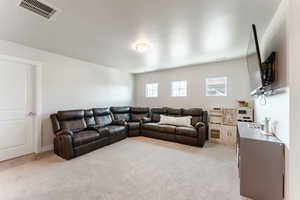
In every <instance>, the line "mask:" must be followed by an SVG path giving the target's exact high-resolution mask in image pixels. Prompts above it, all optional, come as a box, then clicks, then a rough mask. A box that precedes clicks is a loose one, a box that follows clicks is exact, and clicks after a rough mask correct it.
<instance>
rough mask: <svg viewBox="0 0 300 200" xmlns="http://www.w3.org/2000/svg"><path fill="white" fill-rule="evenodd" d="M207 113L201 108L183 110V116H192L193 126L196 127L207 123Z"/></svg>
mask: <svg viewBox="0 0 300 200" xmlns="http://www.w3.org/2000/svg"><path fill="white" fill-rule="evenodd" d="M204 114H205V112H204V111H203V110H202V109H201V108H183V109H182V116H192V125H193V126H195V125H196V124H197V123H198V122H204V123H206V122H205V120H204V119H205V117H204Z"/></svg>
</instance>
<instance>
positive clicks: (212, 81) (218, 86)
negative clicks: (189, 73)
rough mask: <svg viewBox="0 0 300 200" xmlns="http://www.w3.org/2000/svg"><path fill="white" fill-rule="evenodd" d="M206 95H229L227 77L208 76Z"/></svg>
mask: <svg viewBox="0 0 300 200" xmlns="http://www.w3.org/2000/svg"><path fill="white" fill-rule="evenodd" d="M206 96H227V77H216V78H207V79H206Z"/></svg>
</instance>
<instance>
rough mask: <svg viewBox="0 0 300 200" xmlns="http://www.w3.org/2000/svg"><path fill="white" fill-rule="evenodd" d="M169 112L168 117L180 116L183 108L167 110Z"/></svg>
mask: <svg viewBox="0 0 300 200" xmlns="http://www.w3.org/2000/svg"><path fill="white" fill-rule="evenodd" d="M166 110H167V113H166V114H167V115H170V116H180V115H181V113H182V109H181V108H166Z"/></svg>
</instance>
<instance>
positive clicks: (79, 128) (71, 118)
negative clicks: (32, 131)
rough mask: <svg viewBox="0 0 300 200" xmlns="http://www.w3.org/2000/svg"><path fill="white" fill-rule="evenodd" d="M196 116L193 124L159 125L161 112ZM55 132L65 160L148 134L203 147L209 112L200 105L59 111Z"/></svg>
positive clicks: (56, 149) (53, 118)
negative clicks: (188, 125) (190, 107)
mask: <svg viewBox="0 0 300 200" xmlns="http://www.w3.org/2000/svg"><path fill="white" fill-rule="evenodd" d="M161 114H163V115H169V116H192V127H177V126H172V125H162V124H159V123H158V122H159V120H160V115H161ZM50 118H51V121H52V126H53V131H54V134H55V138H54V152H55V153H56V154H57V155H59V156H60V157H62V158H64V159H71V158H74V157H76V156H79V155H82V154H84V153H88V152H90V151H92V150H94V149H97V148H100V147H103V146H105V145H108V144H112V143H114V142H117V141H120V140H122V139H125V138H126V137H128V136H129V137H132V136H140V135H142V136H146V137H152V138H157V139H162V140H168V141H173V142H178V143H183V144H188V145H193V146H200V147H203V145H204V143H205V140H206V139H207V132H208V126H207V112H206V111H203V110H202V109H200V108H192V109H181V108H176V109H175V108H152V109H151V110H150V109H149V108H140V107H111V108H110V109H109V108H94V109H90V110H68V111H58V112H57V113H56V114H52V115H51V116H50Z"/></svg>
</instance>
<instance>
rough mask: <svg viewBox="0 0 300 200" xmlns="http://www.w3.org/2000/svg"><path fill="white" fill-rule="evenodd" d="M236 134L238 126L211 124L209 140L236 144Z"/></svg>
mask: <svg viewBox="0 0 300 200" xmlns="http://www.w3.org/2000/svg"><path fill="white" fill-rule="evenodd" d="M236 134H237V128H236V126H229V125H222V124H212V123H211V124H209V141H211V142H214V143H219V144H226V145H229V146H235V144H236Z"/></svg>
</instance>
